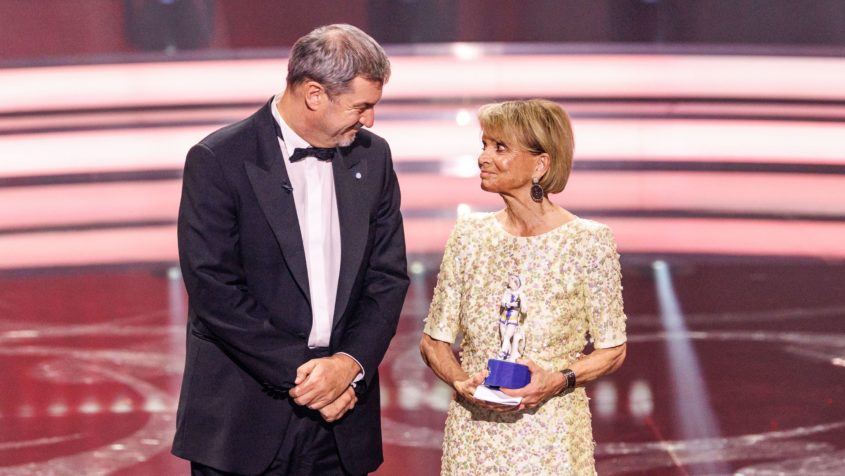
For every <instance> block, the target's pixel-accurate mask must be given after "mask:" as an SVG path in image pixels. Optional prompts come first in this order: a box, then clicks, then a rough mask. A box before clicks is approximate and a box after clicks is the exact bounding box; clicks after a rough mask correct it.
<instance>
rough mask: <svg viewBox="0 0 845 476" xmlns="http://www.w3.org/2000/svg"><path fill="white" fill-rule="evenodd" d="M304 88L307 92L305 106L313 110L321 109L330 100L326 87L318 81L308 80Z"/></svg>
mask: <svg viewBox="0 0 845 476" xmlns="http://www.w3.org/2000/svg"><path fill="white" fill-rule="evenodd" d="M302 88H303V90H304V92H305V107H307V108H308V109H310V110H312V111H315V110H317V109H320V107H322V105H323V104H325V102H326V101H327V100H328V95H327V94H326V88H324V87H323V85H322V84H320V83H318V82H317V81H306V82H305V84H303V85H302Z"/></svg>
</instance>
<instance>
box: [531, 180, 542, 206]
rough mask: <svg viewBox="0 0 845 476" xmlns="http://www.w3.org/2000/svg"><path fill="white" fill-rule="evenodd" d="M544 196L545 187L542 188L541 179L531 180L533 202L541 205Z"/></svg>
mask: <svg viewBox="0 0 845 476" xmlns="http://www.w3.org/2000/svg"><path fill="white" fill-rule="evenodd" d="M544 196H545V193H544V191H543V187H541V186H540V179H538V178H533V179H531V200H534V201H535V202H537V203H540V202H542V201H543V197H544Z"/></svg>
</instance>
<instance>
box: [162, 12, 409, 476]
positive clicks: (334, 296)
mask: <svg viewBox="0 0 845 476" xmlns="http://www.w3.org/2000/svg"><path fill="white" fill-rule="evenodd" d="M389 75H390V63H389V61H388V59H387V56H386V55H385V53H384V51H383V50H382V48H381V47H380V46H379V45H378V43H376V42H375V40H373V39H372V38H371V37H369V36H368V35H367V34H366V33H364V32H362V31H361V30H359V29H357V28H355V27H353V26H350V25H330V26H327V27H321V28H318V29H316V30H314V31H312V32H311V33H309V34H307V35H305V36H304V37H302V38H300V39H299V40H298V41H297V42H296V44H294V46H293V49H292V51H291V55H290V59H289V62H288V76H287V87H286V88H285V91H284V92H283V93H282V94H280V95H277V96H275V97H273V98H271V99H270V101H269V102H268V103H267V104H266V105H265V106H264V107H262V108H261V109H260V110H258V111H257V112H256V113H255V114H253V115H252V116H250V117H248V118H246V119H244V120H243V121H240V122H238V123H235V124H232V125H230V126H227V127H224V128H222V129H220V130H218V131H216V132H214V133H212V134H211V135H209V136H208V137H206V138H205V139H203V140H202V141H200V142H199V144H197V145H195V146H194V147H193V148H191V150H190V151H189V152H188V157H187V160H186V162H185V171H184V183H183V189H182V201H181V205H180V208H179V224H178V233H179V259H180V263H181V267H182V273H183V276H184V279H185V285H186V287H187V290H188V297H189V316H188V332H187V355H186V363H185V375H184V379H183V382H182V390H181V395H180V400H179V409H178V414H177V418H176V419H177V431H176V436H175V439H174V442H173V453H174V454H175V455H177V456H179V457H182V458H185V459H188V460H190V461H191V470H192V473H193V474H201V475H208V474H213V475H219V474H250V475H253V474H267V475H277V474H278V475H301V474H302V475H305V474H308V475H311V474H314V475H334V474H338V475H349V474H353V475H355V474H365V473H368V472H371V471H374V470H375V469H376V468H377V467H378V466H379V465H380V464H381V462H382V460H383V457H382V448H381V428H380V409H379V380H378V370H377V369H378V365H379V363H380V362H381V360H382V358H383V357H384V354H385V352H386V351H387V347H388V344H389V343H390V339H391V338H392V337H393V335H394V334H395V332H396V325H397V321H398V319H399V313H400V310H401V308H402V302H403V300H404V298H405V293H406V291H407V288H408V277H407V273H406V259H405V241H404V235H403V228H402V217H401V215H400V212H399V186H398V183H397V180H396V174H395V173H394V171H393V164H392V159H391V155H390V149H389V147H388V145H387V143H386V142H385V141H384V139H382V138H381V137H378V136H377V135H375V134H372V133H371V132H369V131H366V130H363V129H362V127H371V126H372V125H373V122H374V119H375V118H374V108H375V105H376V103H377V102H378V101H379V99H381V93H382V87H383V85H384V84H385V82H386V81H387V79H388V77H389Z"/></svg>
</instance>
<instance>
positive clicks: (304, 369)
mask: <svg viewBox="0 0 845 476" xmlns="http://www.w3.org/2000/svg"><path fill="white" fill-rule="evenodd" d="M318 360H319V359H311V360H309V361H308V362H305V363H304V364H302V365H300V366H299V368H297V369H296V379H295V380H294V381H293V383H294V384H296V385H299V384H301V383H302V382H303V381H304V380H305V377H308V374H310V373H311V372H312V371H313V370H314V367H315V366H316V365H317V361H318Z"/></svg>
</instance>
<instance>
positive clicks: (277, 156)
mask: <svg viewBox="0 0 845 476" xmlns="http://www.w3.org/2000/svg"><path fill="white" fill-rule="evenodd" d="M271 107H274V106H273V103H272V100H271V101H270V103H268V104H267V105H265V106H264V107H263V108H261V110H259V111H258V113H257V114H256V115H255V116H253V121H254V122H255V127H256V129H257V132H258V154H257V156H256V157H255V160H254V161H253V160H252V159H251V158H249V157H248V158H247V160H246V161H245V162H244V167H245V168H246V173H247V176H249V181H250V183H251V184H252V189H253V191H254V192H255V196H256V197H257V198H258V203H259V205H260V206H261V211H262V212H263V213H264V216H265V217H266V218H267V222H268V223H269V224H270V228H271V229H272V230H273V234H274V235H275V237H276V241H278V242H279V247H280V248H281V250H282V255H283V256H284V259H285V263H287V267H288V270H290V273H291V274H292V275H293V278H294V280H295V281H296V284H297V285H298V286H299V289H300V290H301V291H302V294H303V295H304V296H305V299H306V300H308V302H309V303H310V302H311V292H310V290H309V287H308V268H307V267H306V264H305V249H304V247H303V245H302V232H301V230H300V229H299V220H298V219H297V216H296V206H295V205H294V202H293V193H291V188H290V180H289V179H288V173H287V170H286V169H285V166H284V163H283V162H282V161H283V160H284V157H283V156H282V151H281V149H280V148H279V142H278V139H277V137H276V129H275V126H274V124H273V121H274V119H273V115H272V112H271V111H270V108H271ZM341 269H342V268H341Z"/></svg>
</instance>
